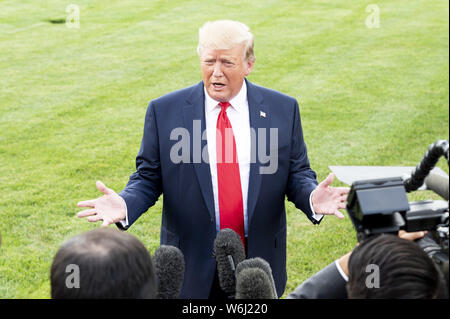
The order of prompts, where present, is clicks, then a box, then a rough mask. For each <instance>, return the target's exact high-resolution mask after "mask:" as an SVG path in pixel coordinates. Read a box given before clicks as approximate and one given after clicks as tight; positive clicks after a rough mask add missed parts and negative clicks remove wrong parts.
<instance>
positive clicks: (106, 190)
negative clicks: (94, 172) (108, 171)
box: [95, 181, 111, 195]
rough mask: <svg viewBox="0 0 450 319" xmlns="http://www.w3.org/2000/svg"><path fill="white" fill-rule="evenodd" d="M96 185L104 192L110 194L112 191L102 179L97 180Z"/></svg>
mask: <svg viewBox="0 0 450 319" xmlns="http://www.w3.org/2000/svg"><path fill="white" fill-rule="evenodd" d="M95 185H96V186H97V189H98V190H99V191H100V192H102V193H103V194H105V195H108V194H110V193H111V190H110V189H109V188H108V187H106V185H105V184H103V183H102V182H101V181H97V182H96V183H95Z"/></svg>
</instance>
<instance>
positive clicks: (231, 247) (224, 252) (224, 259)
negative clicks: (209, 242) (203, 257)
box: [214, 228, 245, 298]
mask: <svg viewBox="0 0 450 319" xmlns="http://www.w3.org/2000/svg"><path fill="white" fill-rule="evenodd" d="M214 255H215V256H216V262H217V275H218V277H219V286H220V288H221V289H222V291H224V292H225V293H226V294H227V295H228V296H229V298H234V295H235V293H236V276H235V271H236V266H237V265H238V264H239V263H240V262H241V261H243V260H244V259H245V251H244V246H243V245H242V240H241V237H240V236H239V235H238V234H237V233H236V232H235V231H234V230H232V229H230V228H224V229H222V230H221V231H220V232H219V233H218V234H217V237H216V239H215V240H214Z"/></svg>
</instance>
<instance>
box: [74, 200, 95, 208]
mask: <svg viewBox="0 0 450 319" xmlns="http://www.w3.org/2000/svg"><path fill="white" fill-rule="evenodd" d="M96 201H97V200H96V199H90V200H85V201H82V202H78V203H77V206H78V207H95V203H96Z"/></svg>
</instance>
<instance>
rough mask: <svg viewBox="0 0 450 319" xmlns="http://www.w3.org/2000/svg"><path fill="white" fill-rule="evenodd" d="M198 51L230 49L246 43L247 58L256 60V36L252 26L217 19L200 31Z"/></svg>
mask: <svg viewBox="0 0 450 319" xmlns="http://www.w3.org/2000/svg"><path fill="white" fill-rule="evenodd" d="M198 35H199V37H198V46H197V53H198V55H199V56H200V55H201V52H202V50H203V49H212V50H228V49H231V48H233V47H235V46H236V45H240V44H244V52H245V59H246V60H247V61H250V62H254V61H255V54H254V52H253V46H254V38H253V34H252V33H251V32H250V28H249V27H248V26H246V25H245V24H243V23H242V22H238V21H231V20H217V21H212V22H210V21H208V22H206V23H205V24H204V25H203V26H202V27H201V28H200V29H199V31H198Z"/></svg>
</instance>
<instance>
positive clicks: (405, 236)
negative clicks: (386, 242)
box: [398, 230, 427, 241]
mask: <svg viewBox="0 0 450 319" xmlns="http://www.w3.org/2000/svg"><path fill="white" fill-rule="evenodd" d="M426 233H427V232H426V231H416V232H411V233H408V232H406V231H404V230H400V231H399V232H398V237H400V238H403V239H406V240H411V241H414V240H416V239H419V238H422V237H423V236H425V235H426Z"/></svg>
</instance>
